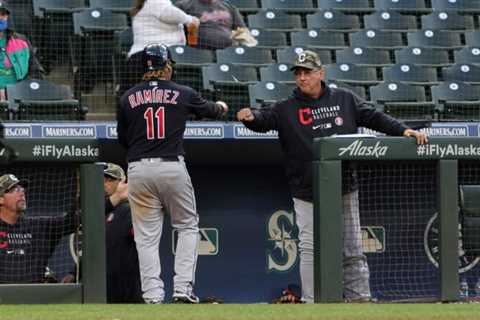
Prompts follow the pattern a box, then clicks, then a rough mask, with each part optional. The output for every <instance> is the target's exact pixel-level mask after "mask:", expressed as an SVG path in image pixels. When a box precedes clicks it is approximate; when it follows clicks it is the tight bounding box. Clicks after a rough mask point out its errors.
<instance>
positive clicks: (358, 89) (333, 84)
mask: <svg viewBox="0 0 480 320" xmlns="http://www.w3.org/2000/svg"><path fill="white" fill-rule="evenodd" d="M327 85H328V86H329V87H330V88H343V89H348V90H350V91H352V92H353V93H355V94H356V95H357V96H359V97H360V98H362V99H363V100H368V99H369V97H368V95H367V90H366V88H365V87H362V86H351V85H349V84H346V83H345V82H341V81H333V80H329V81H328V82H327Z"/></svg>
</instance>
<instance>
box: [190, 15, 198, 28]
mask: <svg viewBox="0 0 480 320" xmlns="http://www.w3.org/2000/svg"><path fill="white" fill-rule="evenodd" d="M199 25H200V19H198V18H197V17H195V16H192V22H190V23H189V24H188V25H187V27H189V28H191V27H194V28H195V29H198V26H199Z"/></svg>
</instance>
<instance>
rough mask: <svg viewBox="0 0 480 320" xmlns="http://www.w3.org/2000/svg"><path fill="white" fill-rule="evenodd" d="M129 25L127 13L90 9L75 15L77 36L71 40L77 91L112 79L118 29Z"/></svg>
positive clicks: (77, 93) (75, 34)
mask: <svg viewBox="0 0 480 320" xmlns="http://www.w3.org/2000/svg"><path fill="white" fill-rule="evenodd" d="M126 28H127V17H126V15H124V14H120V13H112V12H111V11H109V10H104V9H88V10H84V11H81V12H75V13H74V14H73V29H74V37H73V38H72V40H71V41H70V47H71V49H70V50H71V61H72V66H73V71H74V92H75V95H76V96H79V94H80V92H81V91H83V92H89V91H90V90H91V89H93V87H94V86H95V83H96V81H102V80H110V79H112V74H113V72H112V69H113V66H112V48H113V47H114V44H115V38H114V32H115V31H119V30H124V29H126Z"/></svg>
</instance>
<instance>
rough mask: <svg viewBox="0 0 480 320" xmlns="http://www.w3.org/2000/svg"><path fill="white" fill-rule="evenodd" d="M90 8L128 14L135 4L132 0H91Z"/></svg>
mask: <svg viewBox="0 0 480 320" xmlns="http://www.w3.org/2000/svg"><path fill="white" fill-rule="evenodd" d="M89 1H90V8H97V9H98V8H102V9H107V10H110V11H112V12H117V13H125V14H127V13H128V12H129V11H130V10H131V9H132V6H133V2H132V1H131V0H89Z"/></svg>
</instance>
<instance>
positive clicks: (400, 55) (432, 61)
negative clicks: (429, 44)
mask: <svg viewBox="0 0 480 320" xmlns="http://www.w3.org/2000/svg"><path fill="white" fill-rule="evenodd" d="M395 62H396V63H413V64H416V65H424V66H431V67H443V66H447V65H450V64H451V62H450V59H449V56H448V51H446V50H436V49H434V48H422V47H406V48H403V49H399V50H395Z"/></svg>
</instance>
